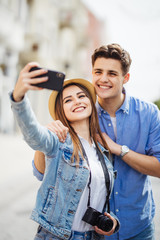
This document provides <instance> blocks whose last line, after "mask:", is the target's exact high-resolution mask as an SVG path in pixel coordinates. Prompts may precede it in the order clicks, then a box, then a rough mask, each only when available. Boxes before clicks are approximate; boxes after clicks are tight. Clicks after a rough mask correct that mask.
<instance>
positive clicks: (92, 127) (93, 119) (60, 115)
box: [55, 83, 108, 165]
mask: <svg viewBox="0 0 160 240" xmlns="http://www.w3.org/2000/svg"><path fill="white" fill-rule="evenodd" d="M72 85H75V86H78V87H79V88H80V89H82V91H83V92H84V93H85V94H86V96H87V97H88V98H89V100H90V102H91V106H92V113H91V116H90V117H89V131H90V136H91V138H92V139H93V141H94V142H95V144H96V147H97V148H98V149H99V150H100V148H99V146H98V142H97V134H99V136H100V139H101V142H102V144H103V146H104V147H105V148H106V149H108V145H107V143H106V141H105V140H104V138H103V135H102V133H101V130H100V126H99V121H98V115H97V110H96V107H95V104H94V102H93V99H92V97H91V95H90V94H89V91H88V90H87V88H86V87H84V86H83V85H81V84H79V83H71V84H68V85H66V86H65V87H64V88H63V89H62V90H61V91H60V92H59V93H58V95H57V98H56V104H55V108H56V120H60V121H61V122H62V123H63V125H65V126H66V127H68V129H69V133H70V135H71V139H72V142H73V154H72V159H71V160H72V161H74V158H75V159H76V164H77V165H78V164H79V155H78V152H79V151H80V153H81V155H82V156H83V153H82V149H81V144H80V140H79V138H78V135H77V133H76V132H75V131H74V129H73V127H72V126H71V125H70V123H69V121H68V120H67V118H66V116H65V113H64V109H63V98H62V93H63V90H64V89H65V88H67V87H69V86H72ZM100 151H101V150H100ZM83 157H84V156H83Z"/></svg>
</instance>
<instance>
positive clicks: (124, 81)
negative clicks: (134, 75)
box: [123, 73, 130, 84]
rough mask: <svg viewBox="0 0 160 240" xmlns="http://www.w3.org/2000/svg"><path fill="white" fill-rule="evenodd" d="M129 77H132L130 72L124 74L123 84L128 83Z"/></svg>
mask: <svg viewBox="0 0 160 240" xmlns="http://www.w3.org/2000/svg"><path fill="white" fill-rule="evenodd" d="M129 78H130V74H129V73H127V74H126V75H125V76H124V79H123V84H125V83H127V82H128V81H129Z"/></svg>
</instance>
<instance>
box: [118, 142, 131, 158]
mask: <svg viewBox="0 0 160 240" xmlns="http://www.w3.org/2000/svg"><path fill="white" fill-rule="evenodd" d="M128 152H129V148H128V147H127V146H126V145H122V146H121V153H120V155H119V156H120V157H121V158H123V157H124V156H125V155H126V154H127V153H128Z"/></svg>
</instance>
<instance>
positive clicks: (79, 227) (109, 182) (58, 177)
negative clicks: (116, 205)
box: [10, 63, 119, 240]
mask: <svg viewBox="0 0 160 240" xmlns="http://www.w3.org/2000/svg"><path fill="white" fill-rule="evenodd" d="M34 66H37V64H36V63H29V64H27V65H26V66H25V67H24V69H23V70H22V71H21V73H20V75H19V79H18V81H17V83H16V86H15V89H14V91H13V93H11V94H10V98H11V105H12V110H13V112H14V114H15V116H16V118H17V121H18V124H19V126H20V128H21V131H22V133H23V135H24V138H25V140H26V142H27V143H28V144H29V145H30V146H31V148H33V149H34V150H40V151H42V152H43V153H44V154H45V155H46V170H45V174H44V178H43V182H42V185H41V187H40V189H39V191H38V194H37V200H36V205H35V208H34V210H33V212H32V215H31V218H32V219H33V220H34V221H36V222H38V223H39V227H38V231H37V234H36V236H35V240H40V239H66V240H67V239H74V240H76V239H87V240H89V239H104V235H107V236H110V235H111V234H113V233H114V232H116V231H118V229H119V222H118V219H117V218H116V217H115V216H114V214H113V213H111V214H109V213H107V211H108V212H109V197H110V194H111V191H112V188H113V182H114V173H113V167H112V164H111V163H110V161H109V159H108V158H107V156H106V154H104V153H106V152H107V150H106V149H105V148H104V147H102V145H100V144H99V143H98V142H97V140H96V134H97V133H98V134H99V136H100V138H101V141H102V142H103V145H104V146H105V147H106V148H107V146H106V143H105V141H104V140H103V136H102V134H101V132H100V128H99V124H98V118H97V112H96V108H95V105H94V104H95V101H96V95H95V91H94V88H93V87H92V84H91V83H89V82H88V81H86V80H84V79H70V80H66V81H65V82H64V85H63V89H62V90H61V91H60V92H59V93H58V92H56V91H53V92H52V94H51V96H50V99H49V111H50V114H51V116H52V117H53V119H59V120H60V121H61V122H62V123H63V124H64V125H65V126H67V127H68V128H69V133H68V135H67V139H66V141H65V142H64V143H62V142H60V141H59V139H58V137H57V136H56V134H54V133H53V132H51V131H49V130H47V129H46V128H45V127H43V126H41V125H40V124H39V123H38V122H37V120H36V118H35V116H34V113H33V112H32V109H31V107H30V104H29V101H28V99H27V97H26V96H25V93H26V92H27V91H28V90H38V89H39V88H37V87H35V86H33V85H32V84H34V83H39V82H44V81H47V78H45V77H42V78H35V77H37V76H39V75H41V74H43V73H44V72H45V71H46V70H43V69H41V70H35V71H33V72H30V69H31V68H32V67H34ZM107 176H108V178H107ZM88 213H89V215H88ZM95 214H96V215H95ZM97 214H98V215H97ZM93 221H95V222H94V223H93Z"/></svg>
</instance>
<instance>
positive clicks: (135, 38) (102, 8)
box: [83, 0, 160, 101]
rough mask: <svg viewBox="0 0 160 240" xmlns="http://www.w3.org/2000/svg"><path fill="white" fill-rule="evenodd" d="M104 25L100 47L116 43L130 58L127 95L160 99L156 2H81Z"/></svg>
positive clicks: (159, 21) (159, 30) (159, 6)
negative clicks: (104, 32) (104, 31)
mask: <svg viewBox="0 0 160 240" xmlns="http://www.w3.org/2000/svg"><path fill="white" fill-rule="evenodd" d="M83 2H84V3H85V4H86V5H87V6H88V7H89V8H90V9H91V11H92V12H93V13H95V14H96V16H97V17H98V18H100V19H102V20H103V21H104V22H105V29H106V34H104V41H103V44H108V43H119V44H120V45H121V46H122V47H123V48H124V49H126V50H127V51H128V52H129V53H130V55H131V58H132V65H131V69H130V81H129V82H128V83H127V85H126V88H127V90H128V91H129V93H130V94H132V95H134V96H136V97H138V98H141V99H143V100H146V101H156V100H158V99H160V1H159V0H83Z"/></svg>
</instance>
